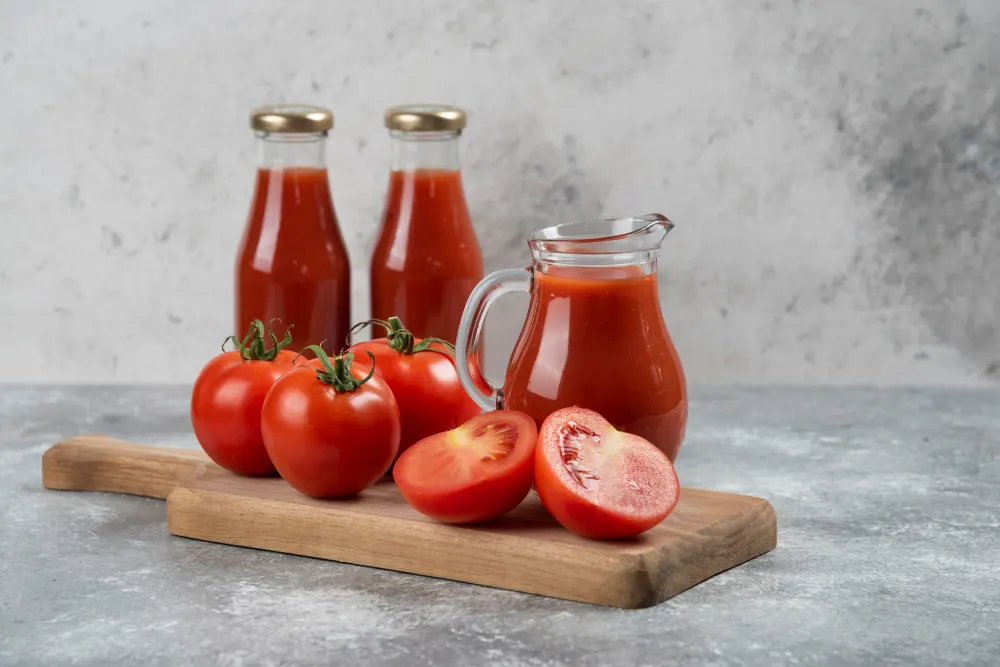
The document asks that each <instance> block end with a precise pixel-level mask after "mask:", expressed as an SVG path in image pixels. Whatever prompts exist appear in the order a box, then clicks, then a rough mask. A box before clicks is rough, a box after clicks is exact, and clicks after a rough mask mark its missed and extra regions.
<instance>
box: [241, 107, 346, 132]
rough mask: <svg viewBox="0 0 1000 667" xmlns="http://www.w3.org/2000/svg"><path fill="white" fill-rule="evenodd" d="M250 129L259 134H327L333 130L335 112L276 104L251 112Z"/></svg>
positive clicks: (320, 108) (318, 108) (319, 108)
mask: <svg viewBox="0 0 1000 667" xmlns="http://www.w3.org/2000/svg"><path fill="white" fill-rule="evenodd" d="M250 127H252V128H253V129H255V130H257V131H258V132H291V133H295V132H326V131H328V130H331V129H333V112H332V111H330V110H329V109H324V108H323V107H314V106H311V105H308V104H276V105H273V106H267V107H260V108H257V109H254V110H253V111H251V112H250Z"/></svg>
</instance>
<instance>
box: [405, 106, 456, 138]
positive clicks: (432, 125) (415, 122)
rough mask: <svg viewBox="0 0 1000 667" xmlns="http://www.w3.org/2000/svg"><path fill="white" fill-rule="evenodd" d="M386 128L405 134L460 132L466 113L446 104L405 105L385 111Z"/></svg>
mask: <svg viewBox="0 0 1000 667" xmlns="http://www.w3.org/2000/svg"><path fill="white" fill-rule="evenodd" d="M385 126H386V127H387V128H389V129H390V130H401V131H403V132H458V131H461V129H462V128H464V127H465V112H464V111H463V110H461V109H459V108H458V107H452V106H448V105H446V104H404V105H403V106H398V107H390V108H388V109H386V110H385Z"/></svg>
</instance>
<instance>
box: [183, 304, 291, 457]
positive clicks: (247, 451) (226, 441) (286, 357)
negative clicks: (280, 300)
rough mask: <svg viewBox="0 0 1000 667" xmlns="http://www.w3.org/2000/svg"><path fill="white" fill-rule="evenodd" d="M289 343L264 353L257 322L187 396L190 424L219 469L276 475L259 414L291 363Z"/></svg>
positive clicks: (207, 367) (216, 359)
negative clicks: (189, 398) (268, 394)
mask: <svg viewBox="0 0 1000 667" xmlns="http://www.w3.org/2000/svg"><path fill="white" fill-rule="evenodd" d="M232 340H235V338H233V339H232ZM290 341H291V336H290V335H286V339H285V340H284V341H281V342H280V343H279V342H277V341H275V342H276V343H277V345H275V346H273V347H272V348H271V349H269V350H265V349H264V325H263V324H262V323H261V322H260V321H259V320H258V321H256V322H254V324H253V325H251V329H250V333H248V334H247V337H246V338H244V339H243V342H239V341H237V346H238V348H239V349H237V350H233V351H232V352H223V353H222V354H220V355H218V356H216V357H214V358H212V360H211V361H209V362H208V363H207V364H206V365H205V367H204V368H203V369H202V370H201V373H199V374H198V379H197V380H195V383H194V388H193V390H192V392H191V425H192V426H193V427H194V435H195V437H196V438H197V439H198V442H199V444H201V447H202V449H204V450H205V453H206V454H208V456H209V458H211V459H212V460H213V461H215V463H216V464H218V465H219V466H221V467H223V468H225V469H227V470H230V471H232V472H235V473H237V474H240V475H253V476H262V475H274V474H275V472H276V470H275V469H274V465H272V464H271V459H270V458H269V457H268V455H267V450H265V449H264V440H263V438H262V437H261V433H260V411H261V407H262V406H263V405H264V397H265V396H267V392H268V390H269V389H270V388H271V385H272V384H274V381H275V380H277V379H278V378H279V377H281V375H282V374H283V373H285V372H287V371H289V370H290V369H291V368H292V365H293V363H294V362H295V356H296V355H295V353H294V352H290V351H288V350H284V349H281V348H283V347H284V346H285V345H287V344H288V343H289V342H290ZM303 361H304V360H303Z"/></svg>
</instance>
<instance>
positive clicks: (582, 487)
mask: <svg viewBox="0 0 1000 667" xmlns="http://www.w3.org/2000/svg"><path fill="white" fill-rule="evenodd" d="M535 488H536V489H537V490H538V496H539V497H540V498H541V499H542V504H543V505H545V509H547V510H548V511H549V513H550V514H552V516H554V517H555V518H556V520H557V521H559V523H561V524H562V525H563V526H565V527H566V528H568V529H569V530H571V531H573V532H574V533H577V534H578V535H582V536H584V537H592V538H596V539H610V538H616V537H629V536H632V535H638V534H639V533H641V532H643V531H646V530H649V529H650V528H652V527H653V526H655V525H656V524H658V523H660V522H661V521H663V519H665V518H666V517H667V515H668V514H670V512H672V511H673V509H674V506H676V505H677V499H678V497H679V495H680V484H679V483H678V481H677V473H676V472H674V466H673V465H672V464H671V463H670V459H668V458H667V456H666V455H665V454H664V453H663V452H661V451H660V450H659V449H657V447H656V446H655V445H653V444H652V443H651V442H649V441H647V440H643V439H642V438H640V437H639V436H637V435H631V434H629V433H623V432H622V431H617V430H615V428H614V427H613V426H612V425H611V424H610V423H609V422H608V421H607V420H606V419H604V417H602V416H601V415H599V414H597V413H596V412H593V411H591V410H584V409H582V408H564V409H562V410H557V411H556V412H553V413H552V414H551V415H549V416H548V418H547V419H546V420H545V421H544V422H543V423H542V428H541V431H540V432H539V435H538V447H537V448H536V450H535Z"/></svg>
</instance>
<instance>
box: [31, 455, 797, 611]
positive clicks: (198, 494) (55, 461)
mask: <svg viewBox="0 0 1000 667" xmlns="http://www.w3.org/2000/svg"><path fill="white" fill-rule="evenodd" d="M43 477H44V479H45V486H46V487H47V488H57V489H73V490H93V491H116V492H120V493H133V494H136V495H146V496H152V497H157V498H162V497H164V496H167V495H168V494H169V496H168V498H167V526H168V529H169V530H170V532H171V533H173V534H174V535H180V536H183V537H190V538H195V539H200V540H206V541H210V542H219V543H222V544H232V545H236V546H243V547H251V548H257V549H267V550H270V551H279V552H284V553H290V554H298V555H302V556H312V557H315V558H324V559H328V560H337V561H343V562H347V563H355V564H359V565H369V566H374V567H380V568H386V569H391V570H399V571H403V572H412V573H416V574H424V575H430V576H434V577H441V578H445V579H453V580H456V581H465V582H469V583H475V584H482V585H486V586H494V587H498V588H507V589H511V590H518V591H524V592H528V593H537V594H540V595H547V596H552V597H558V598H565V599H569V600H578V601H581V602H590V603H595V604H602V605H610V606H615V607H627V608H635V607H647V606H650V605H654V604H657V603H659V602H662V601H664V600H667V599H669V598H671V597H673V596H674V595H677V594H678V593H680V592H682V591H684V590H687V589H688V588H690V587H691V586H694V585H696V584H698V583H699V582H701V581H704V580H705V579H708V578H709V577H711V576H713V575H715V574H717V573H719V572H722V571H723V570H726V569H729V568H731V567H735V566H736V565H739V564H741V563H743V562H746V561H747V560H750V559H752V558H755V557H756V556H759V555H760V554H763V553H765V552H767V551H770V550H771V549H773V548H774V547H775V545H776V543H777V521H776V518H775V514H774V510H773V509H772V507H771V504H770V503H768V502H767V501H766V500H763V499H761V498H755V497H751V496H742V495H735V494H728V493H719V492H715V491H705V490H701V489H693V488H688V487H684V488H682V490H681V498H680V502H679V503H678V505H677V508H676V509H675V510H674V512H673V514H671V515H670V516H669V517H668V518H667V519H666V520H665V521H664V522H663V523H662V524H660V525H659V526H657V527H656V528H654V529H653V530H651V531H649V532H647V533H645V534H643V535H641V536H639V537H636V538H633V539H630V540H618V541H608V542H597V541H592V540H586V539H583V538H580V537H577V536H576V535H573V534H572V533H570V532H568V531H566V530H565V529H563V528H562V527H561V526H559V525H558V524H557V523H556V522H555V520H554V519H552V518H551V517H550V516H549V515H548V513H546V512H545V509H544V508H543V507H542V505H541V503H540V501H539V500H538V497H537V496H536V495H535V494H534V493H532V494H531V495H530V496H529V497H528V498H527V499H526V500H525V501H524V502H523V503H522V504H521V505H520V506H519V507H518V508H517V509H515V510H514V511H513V512H511V513H509V514H508V515H506V516H504V517H502V518H501V519H499V520H497V521H495V522H491V523H489V524H484V525H480V526H473V527H468V526H463V527H459V526H447V525H442V524H439V523H436V522H435V521H432V520H430V519H428V518H426V517H424V516H422V515H420V514H419V513H417V512H416V511H414V510H413V509H412V508H411V507H409V505H407V504H406V503H405V501H404V500H403V499H402V497H401V496H400V494H399V491H398V489H397V488H396V487H395V485H394V484H392V483H391V482H381V483H379V484H376V485H375V486H373V487H371V488H370V489H367V490H366V491H365V492H364V493H362V494H361V495H360V496H358V497H356V498H353V499H349V500H314V499H312V498H307V497H305V496H303V495H301V494H299V493H298V492H297V491H295V490H294V489H292V488H291V487H289V486H288V485H287V484H285V483H284V482H283V481H282V480H280V479H277V478H247V477H239V476H236V475H233V474H231V473H228V472H226V471H224V470H222V469H221V468H219V467H217V466H215V465H214V464H212V463H211V462H209V461H208V460H207V458H206V457H205V456H204V455H202V454H201V453H200V452H196V451H190V450H170V449H163V448H156V447H145V446H141V445H133V444H130V443H123V442H120V441H115V440H111V439H108V438H93V437H92V438H75V439H73V440H69V441H66V442H62V443H59V444H58V445H56V446H55V447H53V448H52V449H50V450H49V451H48V452H46V454H45V457H44V459H43ZM171 489H172V490H171Z"/></svg>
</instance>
